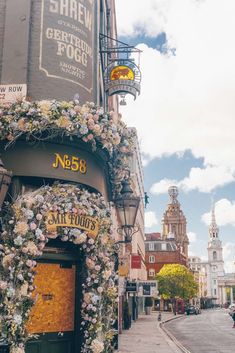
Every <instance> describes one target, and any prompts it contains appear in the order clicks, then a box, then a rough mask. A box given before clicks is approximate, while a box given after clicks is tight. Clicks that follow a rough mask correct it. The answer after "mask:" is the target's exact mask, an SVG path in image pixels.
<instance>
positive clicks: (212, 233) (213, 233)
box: [209, 200, 219, 238]
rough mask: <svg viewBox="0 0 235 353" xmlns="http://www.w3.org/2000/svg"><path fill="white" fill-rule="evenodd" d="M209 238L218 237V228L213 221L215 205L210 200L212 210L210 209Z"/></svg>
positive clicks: (214, 220)
mask: <svg viewBox="0 0 235 353" xmlns="http://www.w3.org/2000/svg"><path fill="white" fill-rule="evenodd" d="M209 234H210V238H218V237H219V227H218V226H217V224H216V219H215V204H214V200H212V208H211V223H210V227H209Z"/></svg>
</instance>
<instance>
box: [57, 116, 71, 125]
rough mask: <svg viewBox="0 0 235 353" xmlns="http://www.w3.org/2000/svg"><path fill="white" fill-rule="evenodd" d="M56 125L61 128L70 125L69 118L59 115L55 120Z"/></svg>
mask: <svg viewBox="0 0 235 353" xmlns="http://www.w3.org/2000/svg"><path fill="white" fill-rule="evenodd" d="M56 125H57V126H59V127H62V128H66V127H69V126H70V125H71V120H70V119H69V118H68V117H67V116H63V115H61V117H60V118H59V119H58V120H57V121H56Z"/></svg>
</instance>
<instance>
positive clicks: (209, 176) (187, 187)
mask: <svg viewBox="0 0 235 353" xmlns="http://www.w3.org/2000/svg"><path fill="white" fill-rule="evenodd" d="M234 181H235V176H234V172H233V171H232V170H231V169H230V168H226V167H224V166H207V167H205V168H192V169H191V170H190V172H189V176H188V177H186V178H184V179H182V180H179V181H176V180H170V179H166V178H164V179H162V180H160V181H159V182H157V183H154V184H153V185H152V187H151V189H150V192H151V193H152V194H164V193H166V192H167V190H168V187H169V186H170V185H176V186H178V188H180V189H181V190H183V191H184V192H188V191H191V190H198V191H200V192H205V193H210V192H211V191H212V190H214V189H216V188H217V187H222V186H224V185H226V184H228V183H231V182H234Z"/></svg>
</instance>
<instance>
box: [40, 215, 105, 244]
mask: <svg viewBox="0 0 235 353" xmlns="http://www.w3.org/2000/svg"><path fill="white" fill-rule="evenodd" d="M46 224H47V230H48V231H51V232H56V231H57V227H72V228H79V229H82V230H85V231H87V233H88V235H89V236H90V237H92V238H95V237H96V236H97V234H98V231H99V222H98V220H97V219H96V218H94V217H90V216H85V215H79V214H78V213H76V214H75V213H58V212H49V213H48V215H47V221H46Z"/></svg>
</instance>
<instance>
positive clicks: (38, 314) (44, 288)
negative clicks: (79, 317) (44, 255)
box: [26, 261, 76, 353]
mask: <svg viewBox="0 0 235 353" xmlns="http://www.w3.org/2000/svg"><path fill="white" fill-rule="evenodd" d="M75 278H76V265H75V264H73V263H72V262H59V261H58V262H53V263H38V264H37V267H36V276H35V280H34V285H35V286H36V289H35V291H34V293H33V296H34V298H36V304H35V306H34V307H33V308H32V311H31V314H30V318H29V321H28V323H27V329H28V331H29V332H30V333H35V334H39V339H38V340H33V341H30V342H29V343H28V344H27V348H26V353H74V339H75V323H74V316H75Z"/></svg>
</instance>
